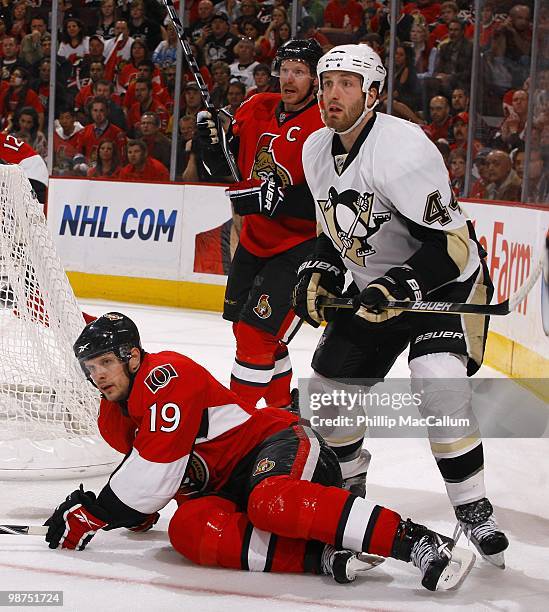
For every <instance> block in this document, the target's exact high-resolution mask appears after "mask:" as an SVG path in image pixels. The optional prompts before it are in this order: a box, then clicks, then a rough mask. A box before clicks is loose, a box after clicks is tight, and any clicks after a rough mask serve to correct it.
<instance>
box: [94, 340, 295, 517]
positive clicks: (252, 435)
mask: <svg viewBox="0 0 549 612" xmlns="http://www.w3.org/2000/svg"><path fill="white" fill-rule="evenodd" d="M127 414H128V416H124V415H123V414H122V409H121V406H120V405H119V404H118V403H114V402H109V401H107V400H105V399H103V400H102V401H101V406H100V412H99V420H98V424H99V430H100V432H101V435H102V436H103V438H104V439H105V440H106V442H107V443H108V444H110V445H111V446H112V447H113V448H114V449H116V450H117V451H119V452H121V453H123V454H128V453H129V456H128V458H127V459H126V461H125V462H124V463H123V465H122V467H120V469H118V470H117V471H116V472H115V474H114V475H113V476H112V477H111V480H110V486H111V489H112V490H113V492H114V493H115V494H116V496H117V497H118V498H119V499H120V500H121V501H123V502H124V503H125V504H126V505H128V506H129V507H131V508H134V509H135V510H138V511H140V512H144V513H149V512H154V511H156V510H159V509H160V508H163V507H164V506H165V505H166V504H167V503H168V502H169V501H170V500H171V499H172V498H173V497H174V495H176V494H179V495H186V494H189V493H193V492H195V493H196V492H201V491H206V490H208V491H218V490H219V489H220V488H221V487H222V486H223V485H224V484H225V483H226V482H227V480H228V479H229V478H230V476H231V474H232V473H233V471H234V469H235V466H236V465H237V464H238V462H239V461H240V460H241V459H242V458H244V457H245V456H246V454H247V453H249V452H250V451H251V450H252V449H253V448H254V447H256V446H257V445H258V444H260V443H261V442H262V441H263V440H265V439H266V438H267V437H269V436H270V435H272V434H274V433H277V432H279V431H281V430H283V429H286V428H287V427H289V426H290V425H292V424H294V423H296V422H297V420H298V418H297V417H296V416H295V415H293V414H291V413H289V412H284V411H282V410H278V409H274V408H264V409H263V410H261V411H258V410H256V409H255V408H252V407H251V406H247V405H244V404H243V403H242V400H240V399H239V398H238V397H237V395H235V394H234V393H233V392H232V391H229V390H228V389H226V388H225V387H223V385H221V384H220V383H219V382H217V380H215V378H214V377H213V376H212V375H211V374H209V373H208V372H207V370H205V369H204V368H203V367H202V366H200V365H198V364H197V363H195V362H194V361H192V360H191V359H189V358H188V357H185V356H184V355H181V354H180V353H175V352H171V351H164V352H161V353H156V354H147V355H145V357H144V359H143V362H142V364H141V367H140V368H139V370H138V372H137V374H136V376H135V380H134V383H133V387H132V391H131V393H130V397H129V399H128V402H127ZM258 415H261V416H260V418H258ZM184 477H185V483H183V480H184ZM179 501H182V498H179Z"/></svg>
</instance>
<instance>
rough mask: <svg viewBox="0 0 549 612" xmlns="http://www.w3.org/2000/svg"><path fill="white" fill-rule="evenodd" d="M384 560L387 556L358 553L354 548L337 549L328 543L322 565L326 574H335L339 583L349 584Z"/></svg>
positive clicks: (335, 578) (323, 553)
mask: <svg viewBox="0 0 549 612" xmlns="http://www.w3.org/2000/svg"><path fill="white" fill-rule="evenodd" d="M384 561H385V557H379V556H378V555H369V554H366V553H357V552H354V551H353V550H336V549H335V548H334V547H333V546H331V545H330V544H326V546H324V550H323V551H322V558H321V561H320V567H321V571H322V573H323V574H325V575H326V576H333V578H334V580H335V581H336V582H339V584H347V583H349V582H353V580H355V579H356V577H357V576H359V575H361V574H364V573H365V572H367V571H369V570H371V569H373V568H374V567H377V566H378V565H379V564H380V563H383V562H384Z"/></svg>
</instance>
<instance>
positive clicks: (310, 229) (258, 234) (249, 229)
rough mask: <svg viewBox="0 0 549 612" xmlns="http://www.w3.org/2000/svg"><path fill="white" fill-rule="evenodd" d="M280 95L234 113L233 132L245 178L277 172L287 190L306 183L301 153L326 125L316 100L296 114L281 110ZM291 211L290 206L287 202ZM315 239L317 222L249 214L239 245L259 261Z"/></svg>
mask: <svg viewBox="0 0 549 612" xmlns="http://www.w3.org/2000/svg"><path fill="white" fill-rule="evenodd" d="M280 100H281V97H280V94H278V93H262V94H257V95H256V96H253V97H251V98H249V99H248V100H246V101H245V102H244V103H243V104H242V105H241V106H240V108H239V109H238V110H237V111H236V114H235V118H234V122H233V133H234V134H235V135H236V136H238V137H239V139H240V144H239V151H238V167H239V169H240V172H241V174H242V177H243V178H257V179H262V178H265V177H266V176H268V175H272V174H275V173H276V174H277V175H278V178H279V179H280V181H281V183H282V187H283V188H286V187H289V186H290V185H302V184H303V183H305V175H304V173H303V163H302V161H301V151H302V149H303V143H304V142H305V141H306V140H307V138H308V136H309V135H310V134H312V132H315V131H316V130H318V129H319V128H321V127H323V126H324V124H323V123H322V119H321V118H320V111H319V109H318V104H317V103H316V100H314V101H312V102H311V103H309V104H308V105H307V106H306V107H305V108H303V109H302V110H300V111H298V112H296V113H285V112H283V111H282V110H281V107H280V106H279V105H280ZM288 206H289V208H290V209H291V202H289V203H288ZM315 236H316V221H314V220H309V219H298V218H295V217H290V216H287V215H282V214H281V215H279V216H277V217H275V218H273V219H270V218H268V217H265V216H264V215H246V216H245V217H244V223H243V226H242V231H241V233H240V243H241V244H242V246H243V247H244V248H245V249H246V250H247V251H249V252H250V253H252V254H253V255H256V256H258V257H271V256H273V255H276V254H278V253H282V252H284V251H287V250H288V249H291V248H292V247H294V246H296V245H298V244H301V243H302V242H305V241H306V240H310V239H311V238H314V237H315Z"/></svg>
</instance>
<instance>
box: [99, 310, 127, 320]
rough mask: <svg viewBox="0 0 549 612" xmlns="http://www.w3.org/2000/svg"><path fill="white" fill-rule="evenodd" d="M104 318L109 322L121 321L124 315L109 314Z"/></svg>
mask: <svg viewBox="0 0 549 612" xmlns="http://www.w3.org/2000/svg"><path fill="white" fill-rule="evenodd" d="M103 316H104V317H105V319H108V320H109V321H121V320H122V319H123V318H124V317H123V316H122V315H119V314H117V313H116V312H107V314H104V315H103Z"/></svg>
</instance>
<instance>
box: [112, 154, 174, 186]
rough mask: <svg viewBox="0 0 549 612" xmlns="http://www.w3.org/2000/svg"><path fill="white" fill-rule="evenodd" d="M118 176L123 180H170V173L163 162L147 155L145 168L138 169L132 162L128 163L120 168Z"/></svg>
mask: <svg viewBox="0 0 549 612" xmlns="http://www.w3.org/2000/svg"><path fill="white" fill-rule="evenodd" d="M118 178H119V179H120V180H121V181H169V180H170V173H169V172H168V169H167V168H166V166H165V165H164V164H163V163H162V162H159V161H158V160H157V159H154V157H147V159H146V160H145V166H144V168H143V170H136V169H135V167H134V166H132V164H128V165H127V166H124V167H123V168H122V169H121V170H120V173H119V174H118Z"/></svg>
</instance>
